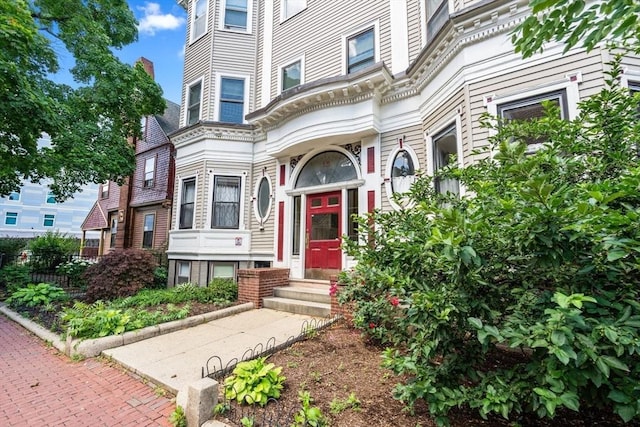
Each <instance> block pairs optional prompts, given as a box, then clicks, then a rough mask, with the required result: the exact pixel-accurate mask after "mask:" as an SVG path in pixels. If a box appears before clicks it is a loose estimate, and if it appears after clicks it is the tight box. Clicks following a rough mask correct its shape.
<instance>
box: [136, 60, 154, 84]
mask: <svg viewBox="0 0 640 427" xmlns="http://www.w3.org/2000/svg"><path fill="white" fill-rule="evenodd" d="M136 62H139V63H141V64H142V66H143V67H144V69H145V71H146V72H147V74H149V75H150V76H151V78H152V79H154V80H155V78H156V76H155V74H154V72H153V62H151V61H149V60H148V59H147V58H145V57H144V56H141V57H140V59H138V60H137V61H136Z"/></svg>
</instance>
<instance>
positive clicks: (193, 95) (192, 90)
mask: <svg viewBox="0 0 640 427" xmlns="http://www.w3.org/2000/svg"><path fill="white" fill-rule="evenodd" d="M201 102H202V80H200V81H198V82H197V83H194V84H192V85H191V86H189V89H188V93H187V126H188V125H192V124H194V123H196V122H197V121H198V120H200V104H201Z"/></svg>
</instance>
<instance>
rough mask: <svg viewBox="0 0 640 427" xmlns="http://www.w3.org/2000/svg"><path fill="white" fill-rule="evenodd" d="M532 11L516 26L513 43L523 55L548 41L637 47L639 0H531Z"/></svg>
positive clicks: (639, 43) (568, 45) (590, 46)
mask: <svg viewBox="0 0 640 427" xmlns="http://www.w3.org/2000/svg"><path fill="white" fill-rule="evenodd" d="M530 6H531V10H532V14H531V15H530V16H529V17H527V19H525V20H524V21H523V22H522V23H521V24H520V25H519V26H518V27H517V28H516V30H515V32H514V35H513V39H512V41H513V44H514V46H515V48H516V52H521V53H522V56H524V57H525V58H527V57H530V56H532V55H533V54H535V53H537V52H540V51H542V50H543V47H544V44H545V43H547V42H551V41H557V42H562V43H564V44H565V52H566V51H568V50H569V49H571V48H572V47H574V46H583V47H585V48H586V49H587V50H591V49H593V48H594V47H595V46H596V45H597V44H598V43H600V42H602V41H610V42H612V43H614V44H616V45H618V46H623V45H625V46H627V47H631V48H633V49H634V50H636V51H637V50H638V49H640V19H639V17H640V2H638V0H602V1H590V2H586V1H584V0H532V1H531V3H530Z"/></svg>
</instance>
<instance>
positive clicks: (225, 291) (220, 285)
mask: <svg viewBox="0 0 640 427" xmlns="http://www.w3.org/2000/svg"><path fill="white" fill-rule="evenodd" d="M206 289H208V293H210V295H212V296H215V297H214V298H215V299H216V300H220V301H227V302H233V301H235V300H237V299H238V284H237V283H236V282H234V281H233V280H232V279H213V280H212V281H211V282H209V285H208V286H207V288H206Z"/></svg>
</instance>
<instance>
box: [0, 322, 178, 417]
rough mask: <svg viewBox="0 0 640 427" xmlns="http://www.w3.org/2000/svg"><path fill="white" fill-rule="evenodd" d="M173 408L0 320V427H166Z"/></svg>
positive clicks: (101, 365) (125, 378) (117, 373)
mask: <svg viewBox="0 0 640 427" xmlns="http://www.w3.org/2000/svg"><path fill="white" fill-rule="evenodd" d="M174 409H175V405H174V404H173V403H172V402H171V401H170V400H169V399H167V398H166V397H162V396H158V395H157V394H156V393H155V392H154V390H153V389H152V388H150V387H149V386H147V385H145V384H143V383H142V382H141V381H139V380H137V379H135V378H134V377H132V376H131V375H129V374H127V373H125V372H123V371H122V370H121V369H119V368H117V367H114V366H110V365H109V364H107V363H105V362H103V361H100V360H97V359H86V360H83V361H81V362H74V361H72V360H70V359H69V358H67V357H66V356H64V355H61V354H59V353H58V352H57V351H56V350H55V349H54V348H53V347H47V346H46V345H45V344H44V343H43V342H42V341H41V340H39V339H38V338H36V337H34V336H33V335H31V334H30V333H29V332H28V331H27V330H25V329H23V328H22V327H21V326H20V325H17V324H15V323H13V322H12V321H10V320H8V319H7V318H6V317H4V316H2V315H0V425H1V426H83V427H84V426H170V425H171V424H170V423H169V416H170V415H171V413H172V412H173V410H174Z"/></svg>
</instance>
